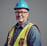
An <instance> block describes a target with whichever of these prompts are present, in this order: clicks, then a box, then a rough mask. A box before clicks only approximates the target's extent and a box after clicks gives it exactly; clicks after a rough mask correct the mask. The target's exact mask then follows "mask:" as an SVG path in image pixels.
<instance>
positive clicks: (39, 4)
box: [0, 0, 47, 46]
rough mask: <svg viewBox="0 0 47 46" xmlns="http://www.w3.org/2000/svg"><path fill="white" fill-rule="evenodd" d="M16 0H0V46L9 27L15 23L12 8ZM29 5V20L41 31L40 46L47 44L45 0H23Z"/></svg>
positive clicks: (5, 37)
mask: <svg viewBox="0 0 47 46" xmlns="http://www.w3.org/2000/svg"><path fill="white" fill-rule="evenodd" d="M17 1H18V0H0V46H4V44H5V41H6V39H7V34H8V31H9V30H10V28H11V27H12V26H13V25H15V24H16V22H17V21H16V17H15V13H14V12H15V11H14V10H13V8H14V6H15V4H16V3H17ZM25 1H26V2H27V3H28V4H29V7H30V14H29V20H30V21H31V22H32V23H34V24H37V25H38V27H39V29H40V31H41V40H42V46H47V0H25Z"/></svg>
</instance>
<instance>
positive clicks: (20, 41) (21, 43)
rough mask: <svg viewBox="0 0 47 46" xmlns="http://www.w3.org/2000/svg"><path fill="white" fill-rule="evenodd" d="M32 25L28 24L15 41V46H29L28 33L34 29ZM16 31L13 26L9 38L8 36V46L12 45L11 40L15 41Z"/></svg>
mask: <svg viewBox="0 0 47 46" xmlns="http://www.w3.org/2000/svg"><path fill="white" fill-rule="evenodd" d="M32 25H33V24H32V23H28V24H27V25H26V26H25V27H24V28H23V29H22V30H21V32H20V33H19V35H18V36H17V39H16V40H15V42H14V44H13V46H27V35H28V32H29V30H30V28H31V27H32ZM14 29H15V26H13V27H12V28H11V30H10V32H9V36H8V46H11V45H10V42H11V40H12V39H13V34H14Z"/></svg>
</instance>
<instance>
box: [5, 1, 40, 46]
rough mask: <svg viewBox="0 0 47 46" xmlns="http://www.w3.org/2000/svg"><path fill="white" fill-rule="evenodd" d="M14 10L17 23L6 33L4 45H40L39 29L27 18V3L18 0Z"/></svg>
mask: <svg viewBox="0 0 47 46" xmlns="http://www.w3.org/2000/svg"><path fill="white" fill-rule="evenodd" d="M14 10H15V16H16V20H17V24H16V25H14V26H13V27H12V29H11V31H10V32H9V33H8V37H7V41H6V44H5V46H41V37H40V32H39V29H38V27H37V26H36V25H34V24H32V23H30V22H29V20H28V15H29V7H28V5H27V3H26V2H25V1H24V0H20V1H19V2H18V3H17V4H16V6H15V8H14ZM24 44H25V45H24Z"/></svg>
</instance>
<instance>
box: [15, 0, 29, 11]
mask: <svg viewBox="0 0 47 46" xmlns="http://www.w3.org/2000/svg"><path fill="white" fill-rule="evenodd" d="M18 8H25V9H27V10H29V7H28V4H27V3H26V2H25V1H24V0H19V1H18V3H16V5H15V7H14V10H16V9H18Z"/></svg>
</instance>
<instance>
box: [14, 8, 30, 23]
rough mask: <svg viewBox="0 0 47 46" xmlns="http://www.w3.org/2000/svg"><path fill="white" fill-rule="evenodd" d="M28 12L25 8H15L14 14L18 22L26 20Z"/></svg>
mask: <svg viewBox="0 0 47 46" xmlns="http://www.w3.org/2000/svg"><path fill="white" fill-rule="evenodd" d="M28 14H29V12H28V11H27V10H26V9H16V11H15V15H16V20H17V21H18V22H23V21H26V20H27V17H28Z"/></svg>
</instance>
